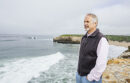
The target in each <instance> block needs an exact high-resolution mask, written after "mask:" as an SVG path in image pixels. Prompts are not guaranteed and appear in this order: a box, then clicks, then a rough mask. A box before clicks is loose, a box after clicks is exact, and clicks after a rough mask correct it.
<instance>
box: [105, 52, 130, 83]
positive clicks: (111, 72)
mask: <svg viewBox="0 0 130 83" xmlns="http://www.w3.org/2000/svg"><path fill="white" fill-rule="evenodd" d="M103 83H130V51H129V50H127V51H125V52H123V53H122V54H121V56H119V57H117V58H112V59H109V60H108V63H107V68H106V69H105V71H104V73H103Z"/></svg>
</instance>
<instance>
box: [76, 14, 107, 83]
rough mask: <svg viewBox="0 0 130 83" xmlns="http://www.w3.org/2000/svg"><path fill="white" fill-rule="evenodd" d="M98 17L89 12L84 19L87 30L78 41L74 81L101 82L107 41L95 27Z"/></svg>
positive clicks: (105, 63) (105, 62)
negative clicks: (78, 47)
mask: <svg viewBox="0 0 130 83" xmlns="http://www.w3.org/2000/svg"><path fill="white" fill-rule="evenodd" d="M97 24H98V19H97V16H96V15H95V14H92V13H89V14H87V15H86V17H85V19H84V28H85V30H86V31H87V32H86V34H85V35H84V36H83V37H82V40H81V42H80V51H79V61H78V69H77V73H76V83H102V73H103V72H104V70H105V68H106V65H107V57H108V51H109V43H108V41H107V38H106V37H105V36H104V35H103V34H102V33H101V32H100V31H99V29H98V28H96V27H97Z"/></svg>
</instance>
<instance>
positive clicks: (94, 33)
mask: <svg viewBox="0 0 130 83" xmlns="http://www.w3.org/2000/svg"><path fill="white" fill-rule="evenodd" d="M99 31H100V30H99V28H96V30H95V31H94V32H93V33H92V34H91V35H90V37H95V36H96V35H97V33H98V32H99ZM84 36H86V37H88V35H87V32H86V34H85V35H84Z"/></svg>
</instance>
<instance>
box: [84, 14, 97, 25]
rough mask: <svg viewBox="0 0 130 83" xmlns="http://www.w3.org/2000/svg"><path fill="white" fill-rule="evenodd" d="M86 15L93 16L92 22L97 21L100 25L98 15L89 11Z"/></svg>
mask: <svg viewBox="0 0 130 83" xmlns="http://www.w3.org/2000/svg"><path fill="white" fill-rule="evenodd" d="M86 16H91V17H92V22H97V25H98V18H97V16H96V15H95V14H93V13H88V14H87V15H86ZM97 25H96V26H97Z"/></svg>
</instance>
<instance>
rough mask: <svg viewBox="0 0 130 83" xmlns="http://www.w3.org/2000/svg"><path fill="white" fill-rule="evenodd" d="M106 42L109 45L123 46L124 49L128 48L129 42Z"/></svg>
mask: <svg viewBox="0 0 130 83" xmlns="http://www.w3.org/2000/svg"><path fill="white" fill-rule="evenodd" d="M108 42H109V44H110V45H116V46H123V47H126V48H128V46H130V42H125V41H122V42H119V41H112V40H109V41H108Z"/></svg>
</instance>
